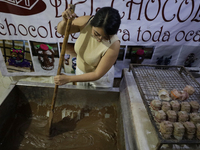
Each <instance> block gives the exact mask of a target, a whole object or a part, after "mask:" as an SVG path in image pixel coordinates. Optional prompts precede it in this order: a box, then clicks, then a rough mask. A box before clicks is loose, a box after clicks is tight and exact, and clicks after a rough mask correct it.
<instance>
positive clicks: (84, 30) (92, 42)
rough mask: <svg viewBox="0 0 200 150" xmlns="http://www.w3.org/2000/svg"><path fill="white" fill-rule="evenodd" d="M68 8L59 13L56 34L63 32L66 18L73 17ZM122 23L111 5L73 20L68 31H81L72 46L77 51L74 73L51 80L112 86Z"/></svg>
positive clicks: (61, 83)
mask: <svg viewBox="0 0 200 150" xmlns="http://www.w3.org/2000/svg"><path fill="white" fill-rule="evenodd" d="M75 16H76V14H71V12H70V9H67V10H66V11H64V12H63V13H62V17H63V20H62V21H61V22H59V24H58V26H57V31H58V33H60V34H62V35H64V33H65V27H66V24H67V19H70V18H72V17H75ZM120 24H121V19H120V15H119V12H118V11H117V10H116V9H114V8H112V7H103V8H101V9H100V10H98V11H97V13H96V14H95V16H94V17H91V16H82V17H78V18H76V19H74V20H73V21H72V25H71V29H70V34H71V33H76V32H80V35H79V37H78V39H77V40H76V43H75V46H74V49H75V52H76V53H77V61H76V64H77V66H76V75H74V76H68V75H57V76H55V77H54V82H55V84H57V85H63V84H66V83H69V82H77V84H79V85H80V84H82V85H92V86H94V87H112V85H113V81H114V66H113V64H114V63H115V61H116V59H117V57H118V53H119V49H120V41H119V38H118V37H117V35H116V34H117V31H118V29H119V26H120Z"/></svg>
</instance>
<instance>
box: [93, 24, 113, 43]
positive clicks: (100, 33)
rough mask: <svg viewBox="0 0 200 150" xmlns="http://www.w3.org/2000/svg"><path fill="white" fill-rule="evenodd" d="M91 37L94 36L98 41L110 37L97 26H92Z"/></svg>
mask: <svg viewBox="0 0 200 150" xmlns="http://www.w3.org/2000/svg"><path fill="white" fill-rule="evenodd" d="M92 37H93V38H95V39H96V40H97V41H98V42H101V41H108V40H109V39H110V37H109V36H107V35H106V34H105V33H104V30H103V28H99V27H92Z"/></svg>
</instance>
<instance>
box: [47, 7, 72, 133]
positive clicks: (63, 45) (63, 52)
mask: <svg viewBox="0 0 200 150" xmlns="http://www.w3.org/2000/svg"><path fill="white" fill-rule="evenodd" d="M69 6H70V10H71V13H72V14H73V13H74V10H75V5H72V4H70V5H69ZM71 24H72V19H68V20H67V26H66V29H65V35H64V39H63V44H62V50H61V54H60V59H59V65H58V70H57V75H60V73H61V68H62V65H63V60H64V55H65V50H66V45H67V42H68V38H69V31H70V28H71ZM57 92H58V85H55V88H54V93H53V98H52V103H51V111H50V114H49V135H51V128H52V121H53V114H54V106H55V102H56V96H57Z"/></svg>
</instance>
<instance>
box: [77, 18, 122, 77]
mask: <svg viewBox="0 0 200 150" xmlns="http://www.w3.org/2000/svg"><path fill="white" fill-rule="evenodd" d="M91 34H92V26H91V25H90V21H89V22H88V23H87V25H86V26H85V27H84V28H83V29H82V30H81V32H80V35H79V37H78V39H77V40H76V43H75V46H74V49H75V52H76V53H77V60H76V64H77V67H78V68H79V69H80V70H82V71H83V72H85V73H88V72H92V71H94V70H95V69H96V67H97V65H98V63H99V61H100V60H101V58H102V57H103V56H104V54H105V53H106V51H107V50H108V48H109V47H110V46H111V45H112V44H113V43H114V42H115V41H117V40H119V38H118V37H117V35H114V36H112V38H111V39H110V41H111V42H110V41H102V42H98V41H97V40H96V39H95V38H93V37H92V36H91Z"/></svg>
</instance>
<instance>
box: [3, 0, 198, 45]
mask: <svg viewBox="0 0 200 150" xmlns="http://www.w3.org/2000/svg"><path fill="white" fill-rule="evenodd" d="M14 2H15V1H14V0H13V1H10V0H0V7H1V8H0V11H1V12H0V16H1V18H0V37H1V39H12V40H33V41H43V42H62V40H63V38H62V37H61V36H60V35H59V34H58V33H57V31H56V26H57V24H58V22H59V21H61V19H62V18H61V13H62V12H63V11H64V10H65V9H66V8H67V5H68V3H70V1H65V0H49V1H41V0H35V3H34V1H30V0H24V3H22V2H21V3H17V1H16V3H14ZM31 2H32V3H31ZM72 3H73V4H75V5H76V9H75V12H76V14H77V15H78V16H82V15H94V14H95V13H96V11H97V10H98V9H99V8H101V7H103V6H111V7H114V8H116V9H118V10H119V13H120V15H121V21H122V24H121V26H120V29H119V32H118V36H119V38H120V39H121V43H122V44H123V45H157V44H159V45H160V44H162V45H163V44H165V45H182V44H184V45H193V46H195V45H199V41H200V26H199V21H200V17H199V15H200V6H199V5H200V1H196V0H130V1H128V0H101V1H99V0H91V1H88V0H74V1H72ZM31 5H32V6H31ZM77 36H78V34H77V35H74V36H71V38H69V40H70V41H69V42H75V39H76V38H77Z"/></svg>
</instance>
